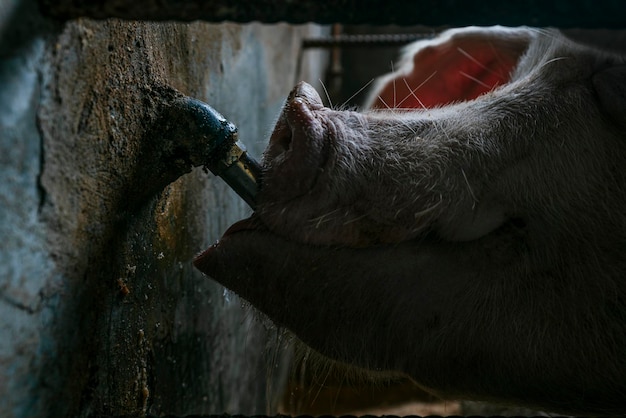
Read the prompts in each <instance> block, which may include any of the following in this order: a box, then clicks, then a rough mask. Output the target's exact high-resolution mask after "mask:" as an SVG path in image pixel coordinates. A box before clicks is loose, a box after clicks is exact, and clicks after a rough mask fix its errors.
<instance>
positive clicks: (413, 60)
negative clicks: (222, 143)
mask: <svg viewBox="0 0 626 418" xmlns="http://www.w3.org/2000/svg"><path fill="white" fill-rule="evenodd" d="M625 177H626V58H625V57H624V56H623V55H620V54H618V53H613V52H611V53H609V52H603V51H601V50H599V49H598V48H594V47H589V46H585V45H582V44H579V43H575V42H573V41H571V40H569V39H568V38H566V37H565V36H564V35H562V33H561V32H559V31H558V30H553V29H533V28H527V27H520V28H504V27H490V28H479V27H469V28H461V29H453V30H449V31H446V32H444V33H442V34H441V35H440V36H439V37H437V38H436V39H433V40H429V41H420V42H417V43H415V44H413V45H411V46H409V47H408V48H407V49H406V50H405V56H404V60H403V63H402V64H401V65H400V66H399V67H398V69H397V70H396V71H395V72H393V73H391V74H389V75H387V76H384V77H382V79H381V80H379V81H378V83H376V86H375V88H374V92H373V94H372V95H371V99H370V100H369V105H368V109H365V110H363V111H360V112H359V111H353V110H336V109H331V108H328V107H325V106H324V105H323V103H322V100H321V99H320V96H319V95H318V93H317V92H316V91H315V90H314V89H313V88H312V87H311V86H309V85H308V84H306V83H300V84H298V85H297V86H296V87H295V88H294V89H293V91H292V92H291V93H290V95H289V97H288V98H287V100H286V103H285V105H284V108H283V110H282V112H281V114H280V116H279V118H278V120H277V122H276V126H275V128H274V131H273V133H272V134H271V137H270V140H269V144H268V146H267V148H266V151H265V153H264V156H263V175H262V183H261V188H260V191H259V194H258V200H257V206H256V211H255V213H254V214H253V215H252V216H251V217H250V218H248V219H245V220H242V221H240V222H238V223H236V224H234V225H233V226H231V227H230V228H229V229H228V230H227V231H226V232H225V234H224V236H223V237H222V238H221V239H220V240H219V241H218V242H217V243H216V244H214V245H213V246H211V247H210V248H208V249H207V250H206V251H204V252H202V253H201V254H199V255H198V256H197V258H196V259H195V260H194V263H195V266H196V267H197V268H198V269H200V270H201V271H202V272H204V273H205V274H206V275H208V276H209V277H210V278H212V279H214V280H216V281H218V282H219V283H221V284H223V285H224V286H226V287H227V288H229V289H231V290H232V291H234V292H236V293H237V294H239V295H240V296H241V297H242V298H244V299H245V300H247V301H249V302H250V303H251V304H252V305H253V306H254V307H256V308H257V309H258V310H260V311H261V312H263V313H264V314H266V315H267V316H269V318H271V319H272V320H273V321H274V322H275V323H276V324H279V325H281V326H284V327H286V328H287V329H289V330H290V331H291V332H293V333H294V334H295V335H296V336H297V337H298V338H299V339H300V340H302V341H303V342H304V343H305V344H307V345H308V346H309V347H311V348H312V349H313V350H315V351H317V352H319V353H320V354H321V355H323V356H325V357H327V358H329V359H333V360H336V361H339V362H343V363H347V364H350V365H354V366H355V367H359V368H363V369H367V370H372V371H389V372H393V373H400V374H403V375H406V376H409V377H410V378H411V379H412V380H413V381H415V382H416V383H417V384H418V385H419V386H420V387H423V388H424V389H426V390H428V391H429V392H431V393H433V394H435V395H436V396H438V397H441V398H442V399H472V400H483V401H491V402H497V403H502V404H506V405H517V406H522V407H529V408H534V409H536V410H544V411H553V412H557V413H564V414H595V415H598V414H599V415H615V414H624V413H626V354H625V353H626V178H625Z"/></svg>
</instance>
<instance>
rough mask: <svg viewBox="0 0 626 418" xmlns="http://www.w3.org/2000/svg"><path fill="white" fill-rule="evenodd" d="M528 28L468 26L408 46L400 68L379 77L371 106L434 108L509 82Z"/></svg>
mask: <svg viewBox="0 0 626 418" xmlns="http://www.w3.org/2000/svg"><path fill="white" fill-rule="evenodd" d="M529 40H530V36H529V31H528V30H527V29H508V28H503V27H493V28H464V29H454V30H450V31H447V32H445V33H444V34H442V36H440V37H438V38H436V39H434V40H430V41H421V42H417V43H415V44H412V45H410V46H409V47H408V48H407V49H406V50H405V58H404V64H401V67H400V68H399V69H398V71H396V72H394V73H391V74H389V75H387V76H385V77H383V79H382V80H380V81H379V84H378V85H379V88H378V92H377V93H376V94H375V95H374V96H373V98H372V99H371V100H370V102H371V104H370V107H371V108H378V109H386V108H430V107H435V106H441V105H445V104H449V103H452V102H458V101H464V100H472V99H475V98H476V97H478V96H480V95H481V94H484V93H486V92H488V91H491V90H493V89H494V88H495V87H497V86H499V85H501V84H506V83H507V82H509V80H510V77H511V73H512V72H513V70H514V69H515V66H516V65H517V62H518V60H519V58H520V56H521V55H522V54H523V53H524V51H525V50H526V48H527V46H528V43H529Z"/></svg>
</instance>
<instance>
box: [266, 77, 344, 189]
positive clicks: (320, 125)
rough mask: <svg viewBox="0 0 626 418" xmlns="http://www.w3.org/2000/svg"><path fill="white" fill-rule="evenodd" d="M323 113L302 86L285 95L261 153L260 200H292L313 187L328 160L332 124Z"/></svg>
mask: <svg viewBox="0 0 626 418" xmlns="http://www.w3.org/2000/svg"><path fill="white" fill-rule="evenodd" d="M326 110H327V109H326V108H325V107H324V105H323V103H322V100H321V98H320V97H319V95H318V94H317V92H316V91H315V90H314V89H313V87H311V86H310V85H308V84H306V83H300V84H298V85H297V86H296V87H295V88H294V89H293V90H292V92H291V93H290V94H289V97H288V98H287V102H286V104H285V106H284V107H283V110H282V112H281V115H280V117H279V119H278V121H277V122H276V126H275V128H274V131H273V133H272V135H271V136H270V141H269V145H268V147H267V149H266V151H265V154H264V165H265V171H264V176H263V177H264V179H263V184H262V186H261V193H260V196H259V197H260V199H261V201H263V200H266V201H277V200H278V201H286V200H292V199H294V198H297V197H300V196H303V195H305V194H308V193H310V191H311V190H312V189H314V188H315V185H316V183H317V180H318V177H319V175H320V174H321V173H322V172H324V167H325V166H326V164H327V162H328V158H329V142H330V138H331V136H332V124H331V123H330V122H329V120H328V118H326V117H325V114H324V113H325V111H326ZM264 196H265V197H266V198H267V199H263V197H264Z"/></svg>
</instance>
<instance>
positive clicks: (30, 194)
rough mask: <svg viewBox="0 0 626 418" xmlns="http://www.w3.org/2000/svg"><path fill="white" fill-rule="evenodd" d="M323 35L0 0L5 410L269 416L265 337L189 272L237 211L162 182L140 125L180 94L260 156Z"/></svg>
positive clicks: (219, 189)
mask: <svg viewBox="0 0 626 418" xmlns="http://www.w3.org/2000/svg"><path fill="white" fill-rule="evenodd" d="M323 31H324V29H321V28H320V27H317V26H313V25H306V26H289V25H286V24H275V25H261V24H257V23H252V24H244V25H238V24H232V23H221V24H217V23H202V22H192V23H171V22H163V23H151V22H138V21H123V20H115V19H111V20H89V19H84V18H79V19H74V20H70V21H68V22H65V23H61V22H55V21H53V20H50V19H48V18H45V17H42V16H41V15H40V13H39V9H38V7H37V4H36V3H35V2H32V1H19V0H0V34H1V36H0V173H1V174H0V175H1V178H2V182H1V183H0V202H1V205H0V237H2V239H1V240H0V335H1V336H2V338H0V415H1V416H14V417H21V416H29V417H36V416H87V415H99V414H115V415H118V414H119V415H121V414H130V415H142V414H145V413H150V414H177V415H187V414H208V413H224V412H227V413H244V414H263V413H273V412H274V411H273V404H272V402H271V401H272V399H275V397H276V396H277V394H278V392H279V386H280V376H281V375H282V371H281V370H275V369H276V368H280V367H282V366H281V364H280V362H277V361H276V359H275V358H274V357H275V356H276V355H277V354H276V353H275V352H274V349H273V348H272V347H276V339H277V338H279V337H278V334H277V332H276V331H275V330H274V329H272V328H271V327H267V326H265V325H264V322H263V321H260V320H258V318H256V317H255V314H254V313H252V312H251V311H250V310H249V309H247V308H246V307H242V302H241V301H240V300H239V299H238V298H237V297H236V296H234V295H232V294H228V293H226V292H225V291H224V289H223V288H221V287H220V286H218V285H216V284H215V283H213V282H211V281H210V280H208V279H206V278H205V277H203V276H202V275H201V274H199V273H198V272H197V271H195V270H194V269H193V268H192V266H191V260H192V258H193V256H194V255H195V254H196V253H197V252H199V251H200V250H202V249H204V248H205V247H207V246H208V245H210V244H211V242H213V241H214V240H216V239H217V238H219V236H220V234H221V233H222V232H223V231H224V230H225V229H226V228H227V227H228V225H229V224H230V223H232V222H234V221H236V220H238V219H240V218H242V217H243V216H245V215H247V214H248V213H249V211H250V209H249V208H248V207H247V206H246V204H245V203H244V202H243V201H241V199H239V198H238V197H237V196H236V195H234V193H232V192H231V191H230V190H228V189H227V187H226V186H225V185H224V184H223V182H222V181H221V180H220V179H218V178H213V177H212V175H210V174H207V173H205V172H204V171H203V170H202V169H201V168H195V169H193V170H191V172H190V173H188V174H184V175H182V176H181V177H180V178H178V179H177V180H176V181H174V182H173V183H169V182H168V181H164V180H163V178H164V177H163V176H162V174H163V172H165V171H167V170H169V169H170V167H168V164H169V161H168V160H160V161H154V155H155V152H154V150H158V149H161V147H164V146H166V145H167V144H165V145H164V143H163V141H164V139H163V138H160V137H159V135H158V132H154V130H152V131H151V130H150V128H151V126H153V124H154V121H155V120H157V118H158V117H159V114H160V112H161V111H162V109H163V108H164V106H166V105H167V103H168V100H169V99H170V98H171V97H174V96H175V95H177V94H179V93H182V94H184V95H188V96H191V97H195V98H197V99H200V100H202V101H204V102H206V103H209V104H210V105H211V106H213V107H214V108H216V109H217V110H218V111H220V112H221V113H222V114H224V115H225V116H226V117H227V119H228V120H230V121H231V122H233V123H235V124H236V125H237V126H238V128H239V132H240V139H241V140H242V141H243V142H244V143H245V144H246V145H247V146H248V149H249V151H250V153H251V154H252V155H254V156H256V157H259V156H260V154H261V152H262V150H263V148H264V146H265V143H266V140H267V137H268V135H269V133H270V132H271V128H272V125H273V121H274V119H275V117H276V116H277V114H278V111H279V109H280V106H281V104H282V101H283V100H284V98H285V97H286V95H287V93H288V92H289V90H290V89H291V87H292V86H293V84H294V83H295V82H296V81H297V80H299V79H304V80H307V81H309V82H315V81H316V80H318V79H319V78H320V74H322V73H323V71H324V60H323V59H321V54H320V53H315V52H307V53H306V54H304V55H303V56H302V57H303V60H304V61H303V63H302V65H301V70H300V74H296V72H297V63H298V59H299V51H300V43H301V40H302V39H303V38H305V37H308V36H316V35H319V34H320V33H321V32H323ZM189 169H190V167H189ZM184 171H188V170H187V169H185V170H183V171H181V172H180V174H183V172H184ZM278 356H280V353H278Z"/></svg>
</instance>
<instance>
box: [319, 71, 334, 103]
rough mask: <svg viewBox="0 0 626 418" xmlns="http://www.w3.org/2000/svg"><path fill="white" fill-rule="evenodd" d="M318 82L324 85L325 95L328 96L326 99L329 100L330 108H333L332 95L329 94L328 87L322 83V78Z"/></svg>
mask: <svg viewBox="0 0 626 418" xmlns="http://www.w3.org/2000/svg"><path fill="white" fill-rule="evenodd" d="M318 81H319V82H320V84H321V85H322V88H323V89H324V94H325V95H326V99H327V100H328V105H329V107H330V108H333V101H332V100H331V99H330V94H328V90H327V89H326V85H325V84H324V82H323V81H322V79H321V78H318Z"/></svg>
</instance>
